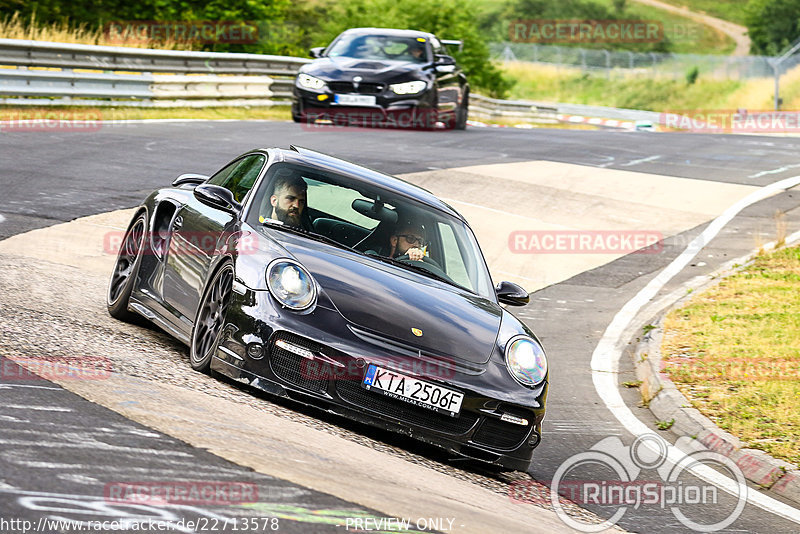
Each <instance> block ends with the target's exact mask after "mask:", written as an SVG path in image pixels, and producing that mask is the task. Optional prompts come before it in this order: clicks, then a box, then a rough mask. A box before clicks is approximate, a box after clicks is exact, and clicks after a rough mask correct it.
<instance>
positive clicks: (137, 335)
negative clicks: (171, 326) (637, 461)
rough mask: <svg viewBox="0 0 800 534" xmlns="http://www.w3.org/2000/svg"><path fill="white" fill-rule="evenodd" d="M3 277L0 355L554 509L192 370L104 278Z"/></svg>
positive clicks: (472, 469) (501, 484)
mask: <svg viewBox="0 0 800 534" xmlns="http://www.w3.org/2000/svg"><path fill="white" fill-rule="evenodd" d="M0 272H2V273H3V275H2V277H0V295H2V300H0V325H1V326H0V355H3V356H10V357H12V359H13V358H14V357H19V358H25V357H27V358H37V359H38V358H41V359H47V360H53V361H58V360H59V359H64V358H75V357H82V356H89V357H94V358H98V357H100V358H108V359H109V360H110V362H111V368H112V370H113V373H115V374H120V375H126V376H130V377H136V378H140V379H144V380H155V381H168V382H169V383H171V384H173V385H176V386H179V387H183V388H187V389H192V390H195V391H202V392H204V393H206V394H208V395H211V396H214V397H219V398H224V399H228V400H231V401H235V402H237V403H240V404H243V405H246V406H249V407H251V408H254V409H257V410H261V411H263V412H266V413H269V414H272V415H275V416H278V417H282V418H286V419H289V420H291V421H293V422H296V423H300V424H303V425H306V426H309V427H313V428H314V429H316V430H318V431H321V432H327V433H328V434H331V435H335V436H338V437H340V438H342V439H345V440H349V441H352V442H355V443H358V444H360V445H363V446H366V447H370V448H372V449H374V450H377V451H380V452H381V453H384V454H388V455H392V456H395V457H397V458H402V459H404V460H406V461H408V462H412V463H414V464H418V465H422V466H425V467H427V468H429V469H433V470H435V471H438V472H440V473H444V474H447V475H449V476H452V477H454V478H457V479H461V480H465V481H468V482H470V483H472V484H476V485H478V486H481V487H483V488H486V489H489V490H491V491H493V492H496V493H498V494H501V495H504V496H505V495H509V492H510V491H512V488H515V487H517V486H516V485H515V484H519V483H522V484H523V485H524V487H525V495H526V496H527V497H526V498H525V501H526V502H530V503H531V504H532V505H534V506H539V507H543V508H547V509H552V506H551V505H550V502H549V500H550V494H549V489H548V488H547V487H546V486H544V485H542V484H540V483H538V482H536V481H535V480H533V478H532V477H531V476H530V475H529V474H527V473H521V472H511V473H496V472H492V471H483V470H482V469H481V468H480V466H476V465H473V464H469V465H467V466H465V468H461V467H457V466H456V465H455V464H454V463H451V462H447V453H446V452H444V451H440V450H439V449H436V448H435V447H430V446H426V445H423V444H420V443H418V442H416V441H414V440H413V439H411V438H406V437H403V436H399V435H395V434H391V433H389V432H385V431H381V430H377V429H372V428H370V427H368V426H366V425H361V424H358V423H352V422H350V421H347V420H344V419H342V418H340V417H337V416H334V415H331V414H327V413H324V412H322V411H319V410H315V409H313V408H304V407H301V406H299V405H295V404H293V403H291V402H290V401H286V400H283V399H268V398H267V397H266V396H265V395H264V394H262V393H261V392H257V391H253V390H251V389H247V388H245V387H243V386H239V385H238V384H233V383H229V382H225V381H221V380H217V379H215V378H212V377H209V376H206V375H203V374H201V373H197V372H195V371H193V370H192V369H191V367H190V366H189V362H188V350H187V349H186V347H185V346H184V345H182V344H180V343H179V342H177V341H175V340H174V339H172V338H171V337H169V336H167V335H166V334H164V333H162V332H160V331H158V330H155V329H149V328H145V327H139V326H134V325H129V324H124V323H121V322H119V321H116V320H114V319H112V318H111V317H110V316H109V315H108V314H107V312H106V309H105V296H104V295H105V291H106V283H107V280H106V279H105V278H102V277H98V276H94V275H87V274H86V273H82V272H80V271H79V270H78V269H76V268H73V267H67V266H64V265H60V264H54V263H49V262H46V261H39V260H31V259H30V258H22V257H16V256H9V255H0ZM65 385H66V384H65ZM67 387H68V385H67ZM393 443H398V444H401V445H402V446H397V445H395V444H393ZM461 465H464V464H463V463H462V464H461ZM562 506H563V509H564V510H565V511H566V512H567V513H568V514H570V515H571V516H572V517H575V518H579V519H580V520H582V521H586V522H597V523H599V522H601V521H602V520H601V519H600V518H598V517H597V516H596V515H594V514H593V513H591V512H589V511H586V510H584V509H582V508H580V507H579V506H577V505H576V504H574V503H572V502H570V501H566V500H562ZM617 530H619V529H617Z"/></svg>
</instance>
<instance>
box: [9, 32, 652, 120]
mask: <svg viewBox="0 0 800 534" xmlns="http://www.w3.org/2000/svg"><path fill="white" fill-rule="evenodd" d="M310 61H311V60H309V59H305V58H297V57H288V56H270V55H261V54H234V53H219V52H191V51H175V50H152V49H146V48H129V47H114V46H93V45H82V44H66V43H51V42H42V41H26V40H17V39H0V67H3V66H5V67H6V68H0V103H3V104H14V105H37V106H40V105H90V106H111V105H113V106H141V107H165V106H189V107H203V106H247V105H267V106H268V105H274V104H286V103H288V101H289V100H290V99H291V95H292V87H293V85H294V76H295V75H296V73H297V69H299V68H300V66H302V65H304V64H306V63H308V62H310ZM559 114H583V115H588V116H596V117H604V118H609V119H614V118H619V119H625V120H652V121H653V122H657V121H658V119H657V117H658V114H657V113H650V112H640V111H636V110H618V109H614V108H599V107H594V106H575V105H566V104H556V105H554V104H543V103H538V102H529V101H515V100H499V99H494V98H488V97H485V96H481V95H478V94H474V93H473V94H472V95H471V96H470V117H471V118H484V119H487V118H488V119H494V118H500V117H502V118H510V119H514V118H516V119H519V120H521V121H523V122H557V121H558V120H559V118H558V115H559Z"/></svg>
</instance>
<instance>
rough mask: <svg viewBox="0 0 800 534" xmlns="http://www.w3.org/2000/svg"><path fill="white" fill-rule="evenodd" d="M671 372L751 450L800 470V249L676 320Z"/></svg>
mask: <svg viewBox="0 0 800 534" xmlns="http://www.w3.org/2000/svg"><path fill="white" fill-rule="evenodd" d="M664 330H665V336H664V342H663V345H662V354H663V358H664V361H665V363H666V372H667V374H668V375H669V377H670V378H671V379H672V380H673V381H674V382H675V384H676V386H677V387H678V389H679V390H680V391H681V392H682V393H683V394H684V395H686V396H687V397H688V398H689V399H690V400H691V402H692V404H693V405H694V406H695V407H696V408H697V409H699V410H700V411H701V412H703V413H704V414H705V415H706V416H708V417H709V418H711V419H712V420H713V421H714V422H715V423H716V424H717V425H719V427H720V428H722V429H724V430H726V431H728V432H730V433H731V434H733V435H735V436H737V437H739V438H740V439H741V440H742V441H743V442H744V443H745V444H746V446H748V447H751V448H755V449H761V450H763V451H765V452H767V453H769V454H771V455H773V456H775V457H777V458H782V459H784V460H787V461H790V462H792V463H795V464H800V248H798V247H795V248H787V249H783V250H780V251H777V252H773V253H770V254H761V255H759V256H758V257H756V259H755V261H754V262H753V263H752V265H750V266H749V267H747V268H745V269H744V270H742V271H741V272H739V273H737V274H735V275H733V276H731V277H729V278H726V279H725V280H723V281H721V282H720V283H719V284H718V285H717V286H716V287H714V288H713V289H710V290H709V291H706V292H704V293H703V294H701V295H698V296H696V297H695V298H694V299H693V300H692V301H691V302H690V303H689V305H687V306H686V307H684V308H681V309H679V310H675V311H673V312H672V313H670V314H669V315H668V316H667V318H666V320H665V324H664Z"/></svg>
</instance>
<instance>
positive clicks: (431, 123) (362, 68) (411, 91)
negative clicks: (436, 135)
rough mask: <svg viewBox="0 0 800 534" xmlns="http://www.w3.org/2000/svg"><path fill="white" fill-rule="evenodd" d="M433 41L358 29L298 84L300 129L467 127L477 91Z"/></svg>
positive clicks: (323, 52) (319, 54) (321, 54)
mask: <svg viewBox="0 0 800 534" xmlns="http://www.w3.org/2000/svg"><path fill="white" fill-rule="evenodd" d="M447 44H450V45H457V46H460V45H461V42H460V41H442V40H439V39H437V37H436V36H435V35H433V34H431V33H426V32H419V31H413V30H390V29H385V28H353V29H350V30H347V31H345V32H343V33H342V34H340V35H339V36H338V37H337V38H336V39H334V40H333V42H332V43H331V44H330V45H329V46H328V47H327V48H325V47H319V48H312V49H311V51H310V53H311V56H312V57H314V58H316V59H315V60H314V61H312V62H311V63H309V64H306V65H303V66H302V67H301V68H300V72H299V74H298V75H297V77H296V79H295V84H294V97H293V100H292V117H293V118H294V120H295V121H296V122H313V121H316V120H319V119H327V120H330V121H333V122H334V123H335V124H361V125H368V126H377V125H390V126H397V127H410V128H433V127H435V126H436V125H437V123H442V124H443V125H444V126H446V127H449V128H456V129H461V130H463V129H464V128H466V127H467V114H468V108H469V84H468V83H467V78H466V76H465V75H464V73H463V72H462V71H461V69H460V68H459V66H458V65H457V64H456V62H455V60H454V59H453V57H452V56H450V55H449V54H448V53H447V49H446V45H447Z"/></svg>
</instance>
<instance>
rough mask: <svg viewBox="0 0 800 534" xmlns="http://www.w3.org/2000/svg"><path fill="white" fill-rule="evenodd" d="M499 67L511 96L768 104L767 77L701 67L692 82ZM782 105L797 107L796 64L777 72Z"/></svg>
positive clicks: (676, 105)
mask: <svg viewBox="0 0 800 534" xmlns="http://www.w3.org/2000/svg"><path fill="white" fill-rule="evenodd" d="M501 66H502V69H503V72H504V73H505V74H506V75H507V76H508V77H509V78H510V79H513V80H515V81H516V83H515V84H514V86H513V87H512V88H511V90H510V92H509V98H511V99H523V100H536V101H541V102H568V103H572V104H589V105H594V106H612V107H620V108H630V109H644V110H650V111H681V110H698V109H699V110H732V109H739V108H744V109H749V110H770V109H772V106H773V101H772V99H773V91H774V85H773V80H772V78H755V79H751V80H744V81H738V80H720V79H715V78H711V77H710V76H705V75H704V73H703V71H702V70H701V71H700V74H699V76H698V78H697V81H696V82H695V83H693V84H689V83H687V81H686V80H685V79H672V78H659V77H656V78H651V77H647V76H634V75H624V74H622V73H614V74H613V75H612V76H610V77H608V78H606V77H605V76H604V75H602V74H587V73H582V72H581V70H580V69H578V68H572V67H556V66H554V65H545V64H540V63H528V62H523V61H509V62H504V63H502V64H501ZM781 98H783V102H784V104H783V108H782V109H784V110H795V109H800V67H796V68H795V69H793V70H791V71H789V72H788V73H787V74H785V75H783V76H782V77H781Z"/></svg>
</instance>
